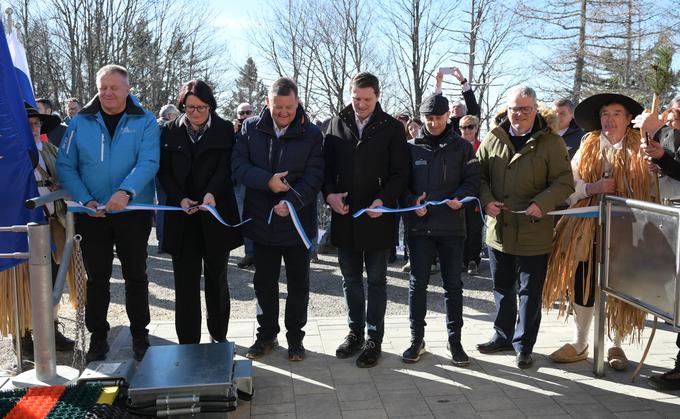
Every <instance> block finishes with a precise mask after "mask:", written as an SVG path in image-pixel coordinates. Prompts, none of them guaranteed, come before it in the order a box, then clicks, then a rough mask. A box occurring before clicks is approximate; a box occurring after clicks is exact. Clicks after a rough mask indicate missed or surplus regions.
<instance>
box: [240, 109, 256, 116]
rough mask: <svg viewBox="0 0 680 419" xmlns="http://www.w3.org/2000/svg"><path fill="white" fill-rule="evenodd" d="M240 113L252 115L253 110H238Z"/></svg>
mask: <svg viewBox="0 0 680 419" xmlns="http://www.w3.org/2000/svg"><path fill="white" fill-rule="evenodd" d="M237 113H238V114H239V115H252V113H253V111H251V110H247V111H238V112H237Z"/></svg>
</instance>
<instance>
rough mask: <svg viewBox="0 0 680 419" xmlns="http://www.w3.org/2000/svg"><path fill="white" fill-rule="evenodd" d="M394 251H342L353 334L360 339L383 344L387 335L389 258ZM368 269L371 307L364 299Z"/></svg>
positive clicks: (342, 264)
mask: <svg viewBox="0 0 680 419" xmlns="http://www.w3.org/2000/svg"><path fill="white" fill-rule="evenodd" d="M389 255H390V249H385V250H371V251H366V252H364V251H354V250H351V249H346V248H339V249H338V262H339V264H340V271H341V272H342V279H343V280H342V289H343V291H344V293H345V303H346V304H347V317H348V322H349V328H350V330H351V331H352V332H353V333H354V334H355V335H357V336H364V327H366V328H367V329H368V337H369V338H371V339H373V340H375V341H376V342H379V343H382V339H383V335H384V334H385V309H386V307H387V290H386V284H387V278H386V276H387V258H388V256H389ZM364 265H365V266H366V278H367V281H366V282H367V288H368V303H366V302H365V299H364V281H363V279H364V276H363V273H364Z"/></svg>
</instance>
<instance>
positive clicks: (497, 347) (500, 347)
mask: <svg viewBox="0 0 680 419" xmlns="http://www.w3.org/2000/svg"><path fill="white" fill-rule="evenodd" d="M477 350H478V351H479V352H481V353H483V354H492V353H494V352H501V351H512V350H514V348H513V347H512V345H510V344H509V343H502V342H499V341H497V340H490V341H488V342H484V343H479V344H477Z"/></svg>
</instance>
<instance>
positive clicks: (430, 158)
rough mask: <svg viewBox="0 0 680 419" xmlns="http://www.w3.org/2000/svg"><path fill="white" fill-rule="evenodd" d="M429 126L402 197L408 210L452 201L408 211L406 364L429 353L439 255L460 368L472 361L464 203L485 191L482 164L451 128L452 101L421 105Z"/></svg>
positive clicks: (418, 141)
mask: <svg viewBox="0 0 680 419" xmlns="http://www.w3.org/2000/svg"><path fill="white" fill-rule="evenodd" d="M420 114H421V116H422V119H423V121H424V122H425V124H424V125H423V129H422V130H421V132H420V135H419V136H418V137H416V138H415V139H414V141H413V142H412V143H411V142H409V151H410V156H411V177H410V181H409V186H408V187H407V189H406V191H405V193H404V195H402V198H401V204H402V206H413V205H420V204H422V203H423V202H425V201H441V200H444V199H450V201H448V202H447V203H446V204H443V205H436V206H429V207H425V208H421V209H417V210H415V211H413V212H410V213H408V215H407V217H408V221H407V223H406V225H407V226H408V229H409V232H408V242H409V249H410V250H411V257H410V260H411V278H410V281H409V294H408V297H409V298H408V303H409V320H410V322H411V345H410V347H409V348H408V349H406V351H405V352H404V354H403V355H402V360H403V361H404V362H407V363H411V362H417V361H418V360H419V359H420V356H421V355H422V354H423V353H424V352H425V341H424V340H423V337H424V335H425V314H426V313H427V285H428V283H429V281H430V265H431V263H432V259H433V258H434V256H435V255H438V256H439V260H440V263H441V275H442V282H443V284H444V301H445V305H446V327H447V330H448V336H449V338H448V347H449V350H450V351H451V360H452V361H453V363H454V364H455V365H458V366H465V365H468V364H469V363H470V361H469V359H468V356H467V354H466V353H465V351H464V350H463V346H462V345H461V343H460V337H461V336H460V332H461V328H462V326H463V283H462V281H461V279H460V273H461V271H460V265H461V263H462V262H463V248H464V244H465V210H464V209H462V208H463V204H462V203H461V202H460V201H459V200H460V199H462V198H464V197H466V196H476V195H477V194H478V192H479V181H480V172H479V161H478V160H477V158H476V157H475V153H474V150H473V147H472V144H470V143H469V142H468V141H464V140H463V139H462V138H461V137H460V136H459V135H458V134H456V132H455V131H454V129H453V127H452V126H451V125H450V124H449V125H447V122H448V119H449V101H448V100H447V99H446V98H445V97H444V96H442V95H432V96H428V97H427V98H425V99H424V100H423V103H422V104H421V105H420Z"/></svg>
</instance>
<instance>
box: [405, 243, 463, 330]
mask: <svg viewBox="0 0 680 419" xmlns="http://www.w3.org/2000/svg"><path fill="white" fill-rule="evenodd" d="M464 241H465V239H464V238H463V237H451V236H443V237H436V236H435V237H428V236H413V235H411V237H409V249H411V278H410V281H409V292H408V308H409V320H410V322H411V336H412V337H414V338H422V337H424V336H425V325H426V322H425V315H426V314H427V286H428V284H429V283H430V268H431V266H432V259H433V258H434V256H435V254H437V255H439V260H440V264H441V266H440V269H441V274H442V281H443V284H444V304H445V306H446V329H447V331H448V334H449V341H450V342H460V330H461V328H462V327H463V281H461V280H460V273H461V272H460V264H461V262H462V260H463V244H464Z"/></svg>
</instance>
